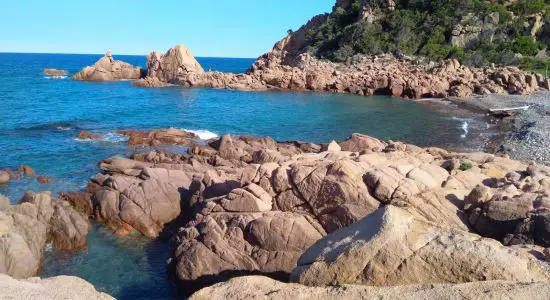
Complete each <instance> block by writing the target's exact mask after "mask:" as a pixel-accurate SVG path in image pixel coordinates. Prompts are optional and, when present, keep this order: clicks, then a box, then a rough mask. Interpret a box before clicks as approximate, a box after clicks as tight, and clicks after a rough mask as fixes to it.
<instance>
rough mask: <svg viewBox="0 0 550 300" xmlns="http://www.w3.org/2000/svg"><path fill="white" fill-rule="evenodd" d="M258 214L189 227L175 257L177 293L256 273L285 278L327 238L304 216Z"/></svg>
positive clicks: (235, 214) (214, 218) (205, 219)
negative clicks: (305, 252) (307, 253)
mask: <svg viewBox="0 0 550 300" xmlns="http://www.w3.org/2000/svg"><path fill="white" fill-rule="evenodd" d="M233 201H238V200H233ZM233 201H229V202H233ZM249 210H256V212H248V211H249ZM259 210H260V209H244V211H239V210H236V209H232V211H231V212H216V213H209V214H207V215H206V216H200V218H198V219H197V220H195V221H193V222H191V223H190V224H188V225H187V227H186V228H185V229H183V230H182V231H181V233H180V235H179V236H178V237H177V239H178V241H179V245H178V247H177V249H176V251H175V253H174V256H173V259H174V260H175V261H174V271H175V274H176V275H177V278H178V279H179V280H180V288H182V289H183V290H188V291H191V290H196V289H197V288H200V287H201V286H205V285H207V284H212V283H215V282H218V281H220V280H223V279H224V278H225V279H226V278H231V277H235V276H239V275H246V274H255V273H261V274H269V275H270V276H272V277H275V278H280V279H283V280H284V279H288V278H287V274H288V273H289V272H290V271H291V270H292V269H293V268H294V266H295V265H296V261H297V260H298V257H299V256H300V255H301V253H303V251H305V250H306V249H307V248H308V247H309V246H310V245H311V244H313V243H314V242H315V241H316V240H318V239H319V238H321V237H322V236H323V235H325V231H324V230H323V229H322V227H321V226H320V225H319V223H317V222H316V221H315V220H314V219H313V218H311V217H309V216H307V215H304V214H300V213H291V212H279V211H273V212H271V211H270V212H264V213H262V212H258V211H259ZM194 224H196V225H195V226H192V225H194Z"/></svg>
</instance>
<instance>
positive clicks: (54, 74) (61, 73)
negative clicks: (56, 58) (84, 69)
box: [43, 69, 69, 77]
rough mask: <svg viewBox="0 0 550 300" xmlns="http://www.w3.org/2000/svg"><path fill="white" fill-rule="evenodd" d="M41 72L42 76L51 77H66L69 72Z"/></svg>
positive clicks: (49, 70)
mask: <svg viewBox="0 0 550 300" xmlns="http://www.w3.org/2000/svg"><path fill="white" fill-rule="evenodd" d="M43 72H44V75H48V76H53V77H57V76H67V74H69V72H68V71H66V70H57V69H44V71H43Z"/></svg>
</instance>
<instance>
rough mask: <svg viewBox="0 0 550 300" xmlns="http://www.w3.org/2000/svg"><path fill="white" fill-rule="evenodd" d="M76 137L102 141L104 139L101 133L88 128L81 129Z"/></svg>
mask: <svg viewBox="0 0 550 300" xmlns="http://www.w3.org/2000/svg"><path fill="white" fill-rule="evenodd" d="M76 138H77V139H79V140H96V141H101V140H103V137H102V136H101V135H99V134H95V133H91V132H89V131H86V130H81V131H80V132H79V133H78V134H77V135H76Z"/></svg>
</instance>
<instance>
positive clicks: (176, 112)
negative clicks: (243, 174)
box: [0, 53, 487, 299]
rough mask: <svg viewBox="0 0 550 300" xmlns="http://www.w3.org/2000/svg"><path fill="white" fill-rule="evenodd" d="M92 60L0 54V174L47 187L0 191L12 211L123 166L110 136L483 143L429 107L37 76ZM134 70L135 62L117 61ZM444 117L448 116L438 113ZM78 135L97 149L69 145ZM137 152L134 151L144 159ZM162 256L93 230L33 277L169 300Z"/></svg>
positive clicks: (240, 63)
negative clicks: (29, 195) (80, 281)
mask: <svg viewBox="0 0 550 300" xmlns="http://www.w3.org/2000/svg"><path fill="white" fill-rule="evenodd" d="M98 58H100V56H99V55H50V54H6V53H4V54H0V153H1V155H0V167H11V168H16V167H17V165H19V164H28V165H31V166H32V167H33V168H34V169H35V170H36V171H37V173H38V174H40V175H46V176H51V177H53V179H54V183H53V184H51V185H39V184H38V183H37V182H36V180H35V179H34V178H26V179H22V180H19V181H13V182H11V183H10V184H9V185H8V186H0V193H2V194H4V195H7V196H9V197H10V199H11V200H12V202H16V201H17V200H18V199H20V198H21V196H22V195H23V194H24V192H25V191H27V190H33V191H40V190H51V191H53V192H54V193H57V192H61V191H71V190H81V189H83V188H84V187H85V185H86V183H87V180H88V178H89V177H90V176H92V175H94V174H95V173H96V172H98V168H97V163H98V162H99V161H100V160H102V159H105V158H108V157H110V156H113V155H129V154H131V153H132V152H134V151H135V149H128V147H126V145H125V141H124V139H122V138H121V137H119V136H116V135H112V134H110V132H111V131H113V130H115V129H125V128H131V129H152V128H166V127H176V128H184V129H189V130H197V131H198V133H200V134H201V136H203V137H205V138H211V137H214V136H216V135H221V134H224V133H233V134H253V135H260V136H272V137H274V138H276V139H279V140H306V141H313V142H330V141H331V140H332V139H336V140H341V139H344V138H345V137H347V136H349V135H350V134H351V133H354V132H361V133H367V134H370V135H373V136H375V137H378V138H381V139H393V140H401V141H405V142H410V143H414V144H417V145H421V146H440V147H447V148H458V149H473V150H479V149H481V148H482V146H483V141H484V140H486V139H487V136H485V135H486V133H484V131H486V128H485V123H484V121H483V120H482V119H480V118H479V117H477V116H475V115H471V114H464V115H461V116H460V117H458V118H457V117H451V116H450V115H449V114H447V113H445V111H446V110H445V109H441V107H439V108H437V109H434V104H433V103H431V104H430V103H417V102H412V101H407V100H402V99H397V98H391V97H386V96H374V97H358V96H351V95H335V94H319V93H307V92H304V93H291V92H239V91H226V90H213V89H181V88H177V87H176V88H164V89H142V88H133V87H131V85H130V83H129V82H115V83H87V82H75V81H72V80H70V79H69V78H65V79H52V78H48V77H45V76H44V75H43V74H42V69H43V68H58V69H67V70H69V72H70V73H71V74H72V73H74V72H77V71H78V70H79V69H81V68H82V67H83V66H86V65H91V64H93V63H94V62H95V61H96V60H97V59H98ZM116 58H117V59H121V60H124V61H127V62H129V63H132V64H135V65H144V64H145V57H140V56H117V57H116ZM199 61H200V62H201V64H202V65H203V67H204V68H205V69H212V70H218V71H226V72H242V71H245V70H246V69H247V68H248V67H249V66H250V64H251V63H252V61H253V60H252V59H219V58H199ZM447 109H448V110H449V111H454V108H450V109H449V108H447ZM82 129H85V130H89V131H92V132H95V133H99V134H102V135H104V136H106V137H108V139H107V141H103V142H97V141H94V142H92V141H79V140H76V139H75V138H74V136H75V135H76V134H77V133H78V132H79V131H80V130H82ZM141 151H144V149H142V150H141ZM168 251H169V250H168V249H167V246H166V245H164V244H162V243H161V242H157V241H153V242H151V241H149V240H146V239H143V238H139V237H132V238H127V239H117V238H114V237H113V236H112V235H111V234H110V233H109V232H108V231H106V230H105V229H103V228H102V227H100V226H98V225H95V227H94V231H93V232H92V233H91V234H90V237H89V241H88V248H87V249H86V250H84V251H81V252H79V253H76V254H67V253H58V252H56V251H55V250H51V251H48V252H47V255H46V259H45V262H44V271H43V273H42V274H41V275H43V276H52V275H59V274H67V275H77V276H80V277H82V278H84V279H86V280H88V281H90V282H91V283H93V284H94V285H95V286H96V287H97V288H98V289H101V290H103V291H106V292H108V293H110V294H111V295H113V296H115V297H118V298H126V299H140V298H146V299H151V298H158V299H163V298H169V297H172V296H174V295H175V294H174V293H175V292H174V288H173V286H172V284H171V283H170V281H169V280H168V278H167V276H166V270H165V260H166V258H167V257H168Z"/></svg>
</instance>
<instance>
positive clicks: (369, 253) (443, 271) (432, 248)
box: [292, 205, 550, 286]
mask: <svg viewBox="0 0 550 300" xmlns="http://www.w3.org/2000/svg"><path fill="white" fill-rule="evenodd" d="M549 279H550V277H549V275H548V274H547V273H546V271H544V270H543V269H542V268H541V267H540V266H539V264H538V262H537V261H536V260H535V259H534V257H532V256H528V255H527V254H526V253H522V252H519V251H515V250H512V249H510V248H507V247H504V246H503V245H502V244H500V243H498V242H496V241H494V240H490V239H482V238H479V236H477V235H474V234H470V233H467V232H463V231H457V230H448V229H444V228H441V227H439V226H438V225H436V224H435V223H431V222H426V221H424V220H421V219H417V218H415V217H414V216H413V215H412V214H410V213H408V212H406V211H405V210H403V209H400V208H397V207H394V206H391V205H389V206H385V207H384V208H381V209H379V210H377V211H376V212H375V213H373V214H371V215H369V216H368V217H366V218H365V219H363V220H361V221H359V222H357V223H355V224H353V225H351V226H349V227H347V228H343V229H340V230H338V231H336V232H334V233H332V234H330V235H328V236H326V237H325V238H323V239H321V240H319V241H318V242H316V243H315V244H314V245H313V246H311V247H310V248H309V249H308V250H307V251H306V252H305V253H304V254H303V255H302V256H301V257H300V259H299V260H298V267H296V269H294V270H293V271H292V280H293V281H295V282H298V283H301V284H305V285H310V286H323V285H339V284H362V285H371V286H397V285H406V284H430V283H466V282H475V281H485V280H505V281H520V282H529V281H547V280H549Z"/></svg>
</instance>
